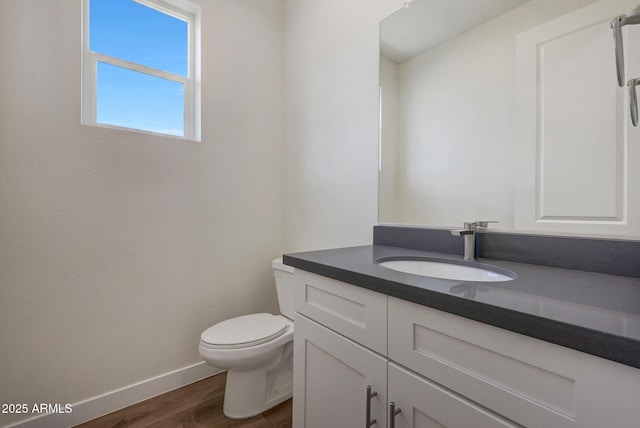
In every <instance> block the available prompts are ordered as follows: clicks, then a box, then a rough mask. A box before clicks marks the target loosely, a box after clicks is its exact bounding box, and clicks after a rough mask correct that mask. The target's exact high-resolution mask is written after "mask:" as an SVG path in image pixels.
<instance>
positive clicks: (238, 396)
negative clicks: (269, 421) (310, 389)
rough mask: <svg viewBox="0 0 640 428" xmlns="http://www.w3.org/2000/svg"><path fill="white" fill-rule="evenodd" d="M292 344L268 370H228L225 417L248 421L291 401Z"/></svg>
mask: <svg viewBox="0 0 640 428" xmlns="http://www.w3.org/2000/svg"><path fill="white" fill-rule="evenodd" d="M292 355H293V343H292V342H289V343H287V344H286V345H285V346H283V347H282V348H281V350H280V351H279V352H277V353H276V355H275V356H274V359H273V360H272V361H271V362H270V363H269V364H268V365H267V366H266V367H264V366H263V367H258V368H254V369H249V370H238V369H229V371H228V372H227V384H226V386H225V391H224V405H223V409H222V410H223V413H224V415H225V416H226V417H228V418H231V419H247V418H251V417H253V416H256V415H259V414H260V413H262V412H264V411H266V410H269V409H271V408H272V407H275V406H277V405H278V404H280V403H282V402H283V401H286V400H288V399H289V398H291V396H292V392H293V364H292V363H293V360H292Z"/></svg>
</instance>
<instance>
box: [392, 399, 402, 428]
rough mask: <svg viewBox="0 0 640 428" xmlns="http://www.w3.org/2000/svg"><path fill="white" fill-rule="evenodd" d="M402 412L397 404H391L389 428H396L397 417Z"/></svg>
mask: <svg viewBox="0 0 640 428" xmlns="http://www.w3.org/2000/svg"><path fill="white" fill-rule="evenodd" d="M401 411H402V410H401V409H400V408H397V409H396V403H394V402H393V401H392V402H391V403H389V428H396V415H397V414H398V413H400V412H401Z"/></svg>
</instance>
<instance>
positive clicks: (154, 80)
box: [82, 0, 200, 140]
mask: <svg viewBox="0 0 640 428" xmlns="http://www.w3.org/2000/svg"><path fill="white" fill-rule="evenodd" d="M199 15H200V10H199V6H198V5H196V4H194V3H192V2H190V1H188V0H84V12H83V24H84V25H83V72H82V123H83V124H86V125H98V126H106V127H117V128H127V129H135V130H138V131H145V132H152V133H157V134H164V135H173V136H178V137H184V138H187V139H191V140H200V60H199V49H200V46H199V39H200V37H199V33H200V28H199V26H200V16H199Z"/></svg>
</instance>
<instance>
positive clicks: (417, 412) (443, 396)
mask: <svg viewBox="0 0 640 428" xmlns="http://www.w3.org/2000/svg"><path fill="white" fill-rule="evenodd" d="M388 382H389V383H388V387H389V390H388V396H389V400H390V401H392V402H394V403H395V405H396V411H397V410H398V409H400V413H398V414H397V415H395V416H392V415H390V416H389V417H394V418H395V427H396V428H443V427H447V428H467V427H473V428H489V427H491V428H494V427H512V428H514V427H520V426H521V425H518V424H516V423H513V422H511V421H509V420H507V419H505V418H503V417H501V416H500V415H498V414H496V413H493V412H490V411H488V410H487V409H485V408H483V407H481V406H479V405H477V404H475V403H473V402H471V401H469V400H467V399H465V398H463V397H461V396H459V395H458V394H455V393H453V392H451V391H449V390H447V389H445V388H443V387H441V386H439V385H437V384H435V383H433V382H430V381H429V380H427V379H424V378H422V377H420V376H417V375H415V374H413V373H411V372H409V371H407V370H406V369H403V368H402V367H400V366H397V365H395V364H393V363H389V379H388ZM390 425H391V424H390Z"/></svg>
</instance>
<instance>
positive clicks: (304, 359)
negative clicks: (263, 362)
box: [293, 314, 387, 428]
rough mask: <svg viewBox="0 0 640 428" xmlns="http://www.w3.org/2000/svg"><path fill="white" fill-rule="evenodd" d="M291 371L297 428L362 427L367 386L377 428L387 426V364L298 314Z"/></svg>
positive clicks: (364, 423)
mask: <svg viewBox="0 0 640 428" xmlns="http://www.w3.org/2000/svg"><path fill="white" fill-rule="evenodd" d="M293 369H294V391H293V397H294V399H293V426H294V427H295V428H327V427H340V428H351V427H354V428H362V427H364V426H365V425H366V407H367V385H371V387H372V391H374V392H377V395H376V396H374V397H373V398H371V400H370V402H371V420H373V419H376V420H377V421H378V422H377V424H376V425H373V426H374V427H384V426H385V425H386V424H385V421H386V403H387V400H386V398H387V394H386V392H387V360H386V359H384V358H382V357H380V356H379V355H377V354H374V353H373V352H371V351H369V350H368V349H366V348H363V347H362V346H360V345H358V344H356V343H355V342H352V341H350V340H349V339H346V338H345V337H342V336H340V335H338V334H336V333H334V332H332V331H331V330H329V329H327V328H325V327H323V326H321V325H320V324H317V323H316V322H314V321H311V320H309V319H308V318H305V317H304V316H302V315H299V314H296V319H295V333H294V368H293Z"/></svg>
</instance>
